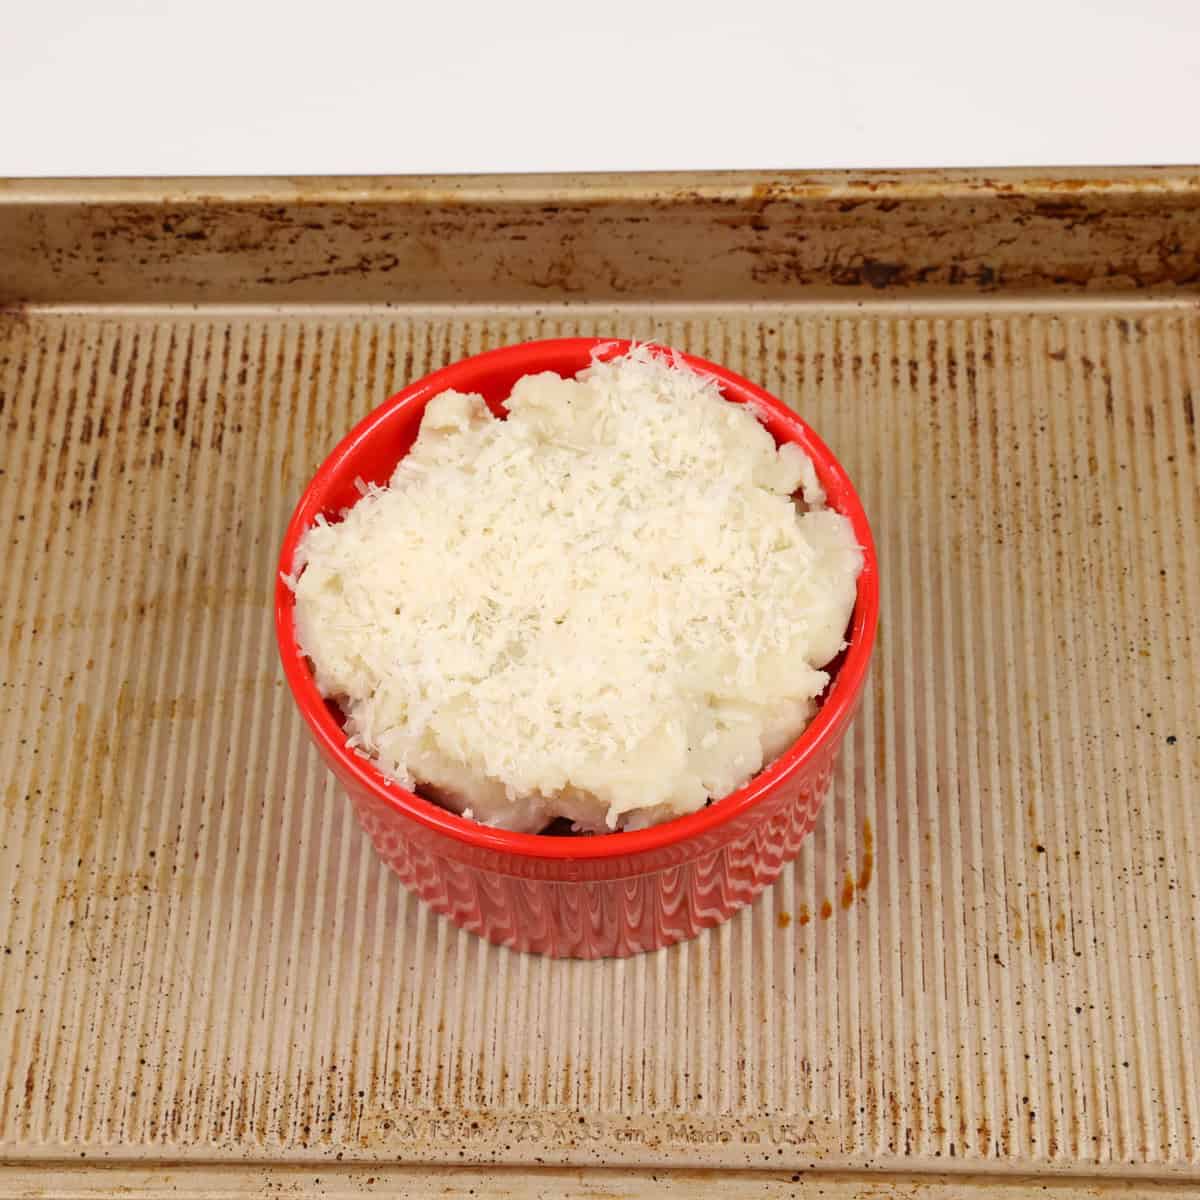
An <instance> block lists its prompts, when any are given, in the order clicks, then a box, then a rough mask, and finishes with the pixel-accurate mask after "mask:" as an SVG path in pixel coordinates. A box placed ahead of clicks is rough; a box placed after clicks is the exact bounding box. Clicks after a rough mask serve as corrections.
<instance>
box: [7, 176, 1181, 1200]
mask: <svg viewBox="0 0 1200 1200" xmlns="http://www.w3.org/2000/svg"><path fill="white" fill-rule="evenodd" d="M0 308H2V311H0V436H2V440H0V533H2V536H3V538H4V549H3V556H2V558H0V563H2V566H0V597H2V599H0V606H2V607H0V616H2V617H3V621H2V623H0V639H2V647H3V648H2V650H0V685H2V686H0V728H2V729H3V731H4V733H3V738H2V740H0V1160H2V1162H3V1165H0V1197H2V1196H9V1195H25V1194H37V1195H46V1196H51V1195H53V1196H67V1195H70V1196H81V1195H93V1194H101V1193H103V1194H112V1192H114V1191H118V1190H122V1191H124V1192H125V1193H126V1194H130V1195H139V1196H140V1195H158V1194H165V1193H167V1192H171V1193H173V1194H179V1193H187V1194H194V1195H196V1196H210V1195H218V1194H219V1195H222V1196H226V1195H237V1194H251V1193H253V1194H261V1193H262V1192H263V1191H264V1190H267V1189H271V1188H278V1189H284V1188H286V1189H288V1190H291V1191H294V1192H299V1193H311V1194H318V1195H343V1194H352V1193H353V1194H364V1193H370V1192H372V1191H380V1192H384V1191H386V1192H388V1193H394V1192H403V1193H404V1194H411V1195H426V1194H428V1195H434V1194H437V1195H468V1194H472V1193H473V1194H475V1195H500V1194H503V1195H515V1196H534V1195H564V1194H586V1195H589V1196H616V1195H642V1194H649V1193H651V1192H654V1193H656V1194H657V1193H660V1192H661V1193H664V1194H668V1195H684V1196H686V1195H695V1194H699V1193H703V1192H707V1191H717V1190H720V1191H721V1192H722V1194H724V1195H728V1196H741V1195H746V1196H749V1195H754V1196H764V1195H767V1196H770V1195H784V1194H788V1195H794V1194H802V1195H803V1194H813V1195H817V1194H823V1195H826V1196H835V1197H843V1196H844V1197H849V1196H857V1195H866V1194H869V1195H873V1196H877V1195H899V1194H904V1195H909V1194H913V1193H928V1194H930V1195H945V1196H959V1195H965V1194H972V1195H981V1196H982V1195H1001V1194H1002V1195H1010V1194H1011V1195H1023V1194H1026V1193H1027V1192H1028V1191H1029V1190H1030V1189H1031V1188H1033V1187H1035V1186H1036V1187H1038V1188H1043V1187H1044V1188H1048V1189H1050V1190H1051V1191H1052V1192H1053V1193H1054V1194H1058V1195H1062V1196H1071V1197H1074V1196H1077V1195H1078V1196H1082V1195H1096V1194H1106V1193H1107V1192H1108V1191H1110V1190H1112V1191H1118V1190H1119V1191H1121V1194H1123V1195H1124V1194H1129V1192H1130V1191H1140V1190H1150V1189H1153V1190H1154V1194H1156V1195H1168V1194H1175V1193H1179V1194H1184V1193H1190V1192H1191V1191H1193V1190H1194V1189H1195V1187H1196V1186H1197V1185H1200V1041H1198V1040H1197V1029H1198V1027H1200V1002H1198V1001H1197V997H1198V996H1200V825H1198V824H1197V812H1198V811H1200V722H1198V719H1197V718H1198V711H1200V634H1198V632H1197V631H1198V626H1197V616H1196V614H1197V613H1200V534H1198V532H1197V512H1198V511H1200V459H1198V457H1197V447H1196V440H1197V433H1196V420H1195V418H1196V409H1197V407H1200V172H1193V171H1185V170H1177V169H1162V170H1139V171H1117V172H1099V171H1090V172H1089V171H1060V172H1042V173H1033V172H1011V171H1009V172H991V173H988V172H942V173H924V174H903V173H902V174H837V175H810V174H783V175H778V174H777V175H693V176H681V175H665V176H629V177H618V176H593V177H588V176H582V177H509V178H503V177H491V178H431V179H416V178H404V179H299V180H296V179H290V180H287V179H259V180H158V181H154V180H148V181H96V182H87V183H82V182H75V181H54V182H44V181H43V182H37V181H19V180H16V181H6V182H3V183H0ZM568 333H580V334H605V335H607V334H610V333H611V334H613V335H622V336H633V337H638V338H654V339H656V340H659V341H663V342H666V343H669V344H671V345H674V346H678V347H680V348H681V349H684V350H688V351H692V352H694V353H697V354H700V355H702V356H705V357H707V358H711V359H716V360H718V361H720V362H723V363H726V364H728V365H729V366H730V367H732V368H733V369H734V370H736V371H739V372H741V373H743V374H745V375H747V376H749V377H751V378H753V379H755V380H757V381H759V382H760V383H762V384H763V385H765V386H766V387H767V388H769V389H771V390H772V391H774V392H775V393H776V394H778V395H780V396H781V397H783V398H785V399H786V400H787V401H788V402H789V403H791V404H793V405H794V406H795V407H796V408H797V409H798V410H799V411H801V412H802V413H803V414H804V416H805V417H806V418H807V419H808V420H809V421H810V422H811V423H812V424H813V425H814V426H815V427H816V429H817V430H819V432H820V433H821V435H822V436H823V437H824V438H825V439H826V440H827V441H828V442H829V443H830V444H831V446H832V448H833V450H834V452H835V453H836V454H837V455H838V457H839V458H840V459H841V461H842V462H843V463H844V464H845V465H846V467H847V468H848V470H849V471H850V472H851V474H852V476H853V478H854V480H855V482H856V484H857V485H858V487H859V490H860V492H861V495H862V498H863V500H864V503H865V504H866V506H867V509H868V512H869V513H870V515H871V518H872V521H873V524H874V529H875V533H876V537H877V540H878V543H879V554H880V566H881V572H882V591H883V607H882V611H883V620H882V626H881V639H880V644H879V648H878V651H877V656H876V660H875V665H874V669H873V679H872V682H871V685H870V691H869V694H868V697H867V700H866V702H865V703H864V705H863V709H862V712H861V714H860V716H859V718H858V721H857V724H856V726H855V730H854V733H853V736H852V737H851V739H849V742H848V752H847V754H846V756H845V761H844V763H843V765H842V768H841V770H840V773H839V775H838V778H837V779H836V781H835V785H834V790H833V793H832V795H831V797H830V799H829V801H828V802H827V804H826V807H825V809H824V812H823V814H822V817H821V820H820V822H819V825H818V828H817V831H816V832H815V833H814V835H813V836H812V837H811V838H810V839H809V840H808V842H807V843H806V845H805V847H804V849H803V852H802V853H801V855H800V858H799V860H798V861H797V862H796V864H795V865H794V867H793V868H790V869H788V870H786V871H785V873H784V876H783V878H782V879H781V881H780V882H779V884H778V885H777V886H776V887H775V888H774V889H773V890H771V891H770V892H768V893H767V894H766V895H765V896H764V897H763V898H762V899H761V901H760V902H759V903H757V904H755V905H754V906H753V908H751V909H749V910H747V911H745V912H743V913H742V914H740V915H739V916H738V917H737V918H735V919H734V920H733V921H732V922H730V923H729V924H727V925H725V926H723V927H721V928H719V929H717V930H714V931H712V932H710V933H708V934H706V935H704V936H702V937H700V938H698V939H697V940H695V941H693V942H690V943H688V944H684V945H680V946H676V947H673V948H672V949H669V950H665V951H662V952H660V953H657V954H654V955H651V956H645V957H640V958H635V959H631V960H627V961H606V962H593V963H586V962H570V961H553V960H549V959H540V958H533V957H526V956H522V955H518V954H513V953H510V952H507V951H504V950H501V949H498V948H496V947H494V946H491V945H489V944H487V943H485V942H482V941H478V940H476V939H474V938H472V937H470V936H468V935H464V934H460V933H458V932H456V931H455V930H454V929H453V928H452V927H451V926H450V925H448V924H447V923H446V922H445V921H443V920H441V919H439V918H436V917H433V916H431V915H430V914H429V912H428V911H427V910H426V909H424V908H423V907H422V906H421V905H420V904H419V903H417V902H416V901H415V900H413V899H411V898H410V897H408V896H407V895H406V893H405V892H404V891H403V890H402V888H401V887H400V885H399V884H398V882H397V881H396V880H395V879H394V878H392V877H391V876H390V875H389V874H388V873H387V872H386V871H385V870H384V869H383V868H382V867H381V866H380V864H379V863H378V862H377V861H376V860H375V858H374V856H373V854H372V852H371V849H370V846H369V844H368V842H367V839H366V837H365V836H364V835H363V834H362V833H361V832H360V831H359V830H358V828H357V827H356V826H355V824H354V821H353V818H352V815H351V811H350V808H349V806H348V805H347V804H346V803H345V802H344V801H343V799H342V798H341V796H340V795H339V793H338V791H337V789H336V788H335V786H334V784H333V783H332V781H331V778H330V776H329V775H328V774H327V773H326V772H325V771H324V769H323V768H322V767H321V766H320V764H319V762H318V760H317V756H316V754H315V752H314V751H313V749H312V748H311V747H310V746H309V745H308V743H307V740H306V738H305V737H304V735H303V733H302V731H301V725H300V721H299V719H298V718H297V715H296V714H295V712H294V711H293V708H292V704H291V701H290V699H289V697H288V695H287V693H286V689H285V688H284V686H283V682H282V679H281V675H280V671H279V669H278V667H277V663H276V654H275V648H274V643H273V639H272V629H271V620H270V611H269V610H270V601H271V593H272V583H273V580H272V571H273V563H274V557H275V554H276V551H277V548H278V544H279V540H280V536H281V532H282V529H283V525H284V522H285V520H286V518H287V515H288V513H289V511H290V508H291V505H292V504H293V502H294V500H295V498H296V496H297V495H298V493H299V491H300V489H301V487H302V486H303V484H304V482H305V481H306V479H307V478H308V476H309V473H310V472H311V470H312V469H313V467H314V466H315V465H316V464H317V463H318V462H319V461H320V460H321V458H322V457H323V456H324V454H325V453H326V452H327V450H328V449H329V448H330V446H331V445H332V443H333V442H334V441H335V439H336V438H337V437H338V436H339V435H340V434H341V433H342V432H343V431H344V430H346V429H347V428H349V426H350V425H351V424H352V422H353V421H354V420H356V419H357V418H358V417H360V416H361V415H362V414H364V413H365V412H367V411H368V410H369V409H370V408H372V407H373V406H374V405H376V404H377V403H379V402H380V401H381V400H382V399H383V398H385V397H386V396H387V395H388V394H389V393H391V392H392V391H394V390H396V389H398V388H399V387H400V386H401V385H402V384H404V383H405V382H407V381H408V380H410V379H412V378H414V377H416V376H419V375H421V374H423V373H425V372H427V371H429V370H430V369H432V368H434V367H437V366H439V365H441V364H443V363H445V362H448V361H450V360H452V359H455V358H457V357H460V356H462V355H464V354H469V353H472V352H474V351H478V350H481V349H483V348H485V347H488V346H494V345H498V344H502V343H505V342H511V341H515V340H519V339H524V338H532V337H538V336H546V335H555V334H568Z"/></svg>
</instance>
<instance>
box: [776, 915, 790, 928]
mask: <svg viewBox="0 0 1200 1200" xmlns="http://www.w3.org/2000/svg"><path fill="white" fill-rule="evenodd" d="M775 923H776V924H777V925H778V926H779V928H780V929H786V928H787V927H788V926H789V925H790V924H791V923H792V914H791V913H790V912H781V913H780V914H779V916H777V917H776V918H775Z"/></svg>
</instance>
